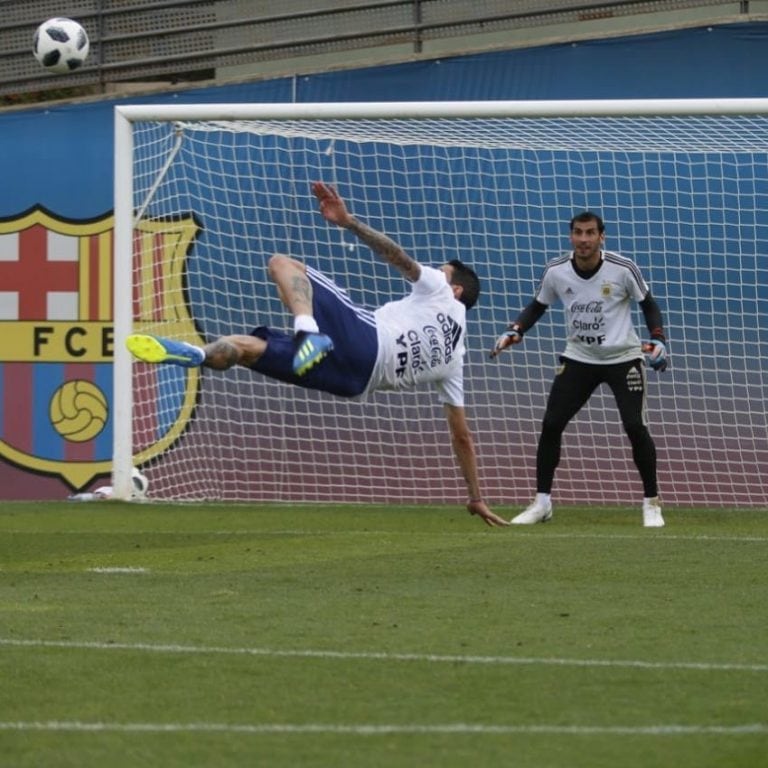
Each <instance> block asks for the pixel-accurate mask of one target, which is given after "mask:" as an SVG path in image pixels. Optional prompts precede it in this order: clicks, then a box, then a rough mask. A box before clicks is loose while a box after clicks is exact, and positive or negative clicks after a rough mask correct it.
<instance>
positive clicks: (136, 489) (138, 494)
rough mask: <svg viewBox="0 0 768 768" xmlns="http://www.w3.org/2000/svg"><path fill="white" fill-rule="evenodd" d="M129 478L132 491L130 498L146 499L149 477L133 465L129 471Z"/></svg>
mask: <svg viewBox="0 0 768 768" xmlns="http://www.w3.org/2000/svg"><path fill="white" fill-rule="evenodd" d="M131 479H132V480H133V493H132V494H131V498H133V499H146V498H147V488H149V479H148V478H147V476H146V475H145V474H144V473H143V472H141V470H139V469H138V468H137V467H134V468H133V471H132V472H131Z"/></svg>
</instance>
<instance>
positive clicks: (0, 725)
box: [0, 720, 768, 736]
mask: <svg viewBox="0 0 768 768" xmlns="http://www.w3.org/2000/svg"><path fill="white" fill-rule="evenodd" d="M0 731H26V732H29V731H38V732H39V731H58V732H62V731H65V732H66V731H68V732H79V733H109V732H112V733H243V734H324V733H333V734H348V735H352V736H377V735H387V734H486V735H493V734H496V735H507V734H517V735H537V734H543V735H565V736H701V735H718V736H742V735H764V734H766V733H768V724H766V723H746V724H743V725H678V724H669V725H645V726H642V725H641V726H624V725H546V724H543V725H542V724H540V725H492V724H485V723H478V724H474V723H435V724H421V725H418V724H403V725H397V724H380V725H375V724H369V723H359V724H334V723H103V722H95V723H93V722H92V723H84V722H79V721H59V720H51V721H43V722H24V721H19V722H0Z"/></svg>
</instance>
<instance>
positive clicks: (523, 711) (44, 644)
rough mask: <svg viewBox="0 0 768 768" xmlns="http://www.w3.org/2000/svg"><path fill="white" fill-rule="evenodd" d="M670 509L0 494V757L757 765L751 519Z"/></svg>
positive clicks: (365, 767)
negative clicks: (135, 501)
mask: <svg viewBox="0 0 768 768" xmlns="http://www.w3.org/2000/svg"><path fill="white" fill-rule="evenodd" d="M497 511H499V512H501V513H502V514H508V515H510V516H511V513H512V511H513V510H511V509H507V510H504V509H498V510H497ZM665 516H666V518H667V527H666V528H664V529H660V530H653V529H648V530H646V529H643V528H642V526H641V524H640V514H639V510H637V509H635V508H632V509H615V508H605V509H602V508H598V509H595V508H592V509H564V508H562V507H561V508H558V509H557V510H556V513H555V520H554V521H553V522H552V523H549V524H547V525H539V526H532V527H530V528H529V527H524V528H518V527H514V528H506V529H490V528H486V527H485V526H483V525H482V524H481V523H480V521H478V520H477V519H476V518H470V517H469V516H468V515H466V513H464V512H463V511H462V510H461V509H460V508H458V507H451V508H448V507H430V506H419V507H384V506H375V507H371V506H368V507H358V506H325V507H324V506H302V505H297V506H289V505H259V506H238V505H207V506H159V505H124V504H120V503H117V502H112V503H109V502H107V503H85V504H73V503H65V502H62V503H46V504H32V503H5V504H3V506H2V511H0V675H2V677H1V678H0V679H1V680H2V684H1V685H0V766H2V767H3V768H6V766H8V767H10V766H12V767H13V768H27V767H30V768H32V767H34V768H41V767H42V768H49V767H56V768H58V767H62V768H63V767H65V766H66V767H69V766H71V767H72V768H88V767H90V766H99V767H100V768H101V767H103V766H111V767H112V768H122V767H123V766H126V767H127V766H131V767H133V766H162V767H163V768H175V767H176V766H178V767H179V768H181V767H182V766H183V767H184V768H189V767H190V766H215V768H223V767H225V766H291V767H292V768H295V767H296V766H329V767H331V766H332V767H334V768H336V767H339V766H356V767H358V766H359V767H361V768H376V766H398V767H399V766H439V767H440V768H452V767H453V766H515V768H561V767H562V768H582V767H583V768H597V767H599V766H610V767H611V768H650V767H652V766H670V767H672V766H674V768H687V767H688V766H696V768H702V766H718V768H721V767H725V768H742V767H743V768H759V767H760V766H766V765H768V589H767V588H766V582H767V581H768V567H767V566H768V514H766V513H765V512H764V511H704V510H688V509H686V510H674V509H667V510H666V512H665Z"/></svg>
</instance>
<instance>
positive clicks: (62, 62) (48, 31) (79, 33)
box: [32, 18, 89, 74]
mask: <svg viewBox="0 0 768 768" xmlns="http://www.w3.org/2000/svg"><path fill="white" fill-rule="evenodd" d="M88 47H89V42H88V35H87V33H86V31H85V30H84V29H83V27H82V26H80V24H78V23H77V22H76V21H73V20H72V19H64V18H59V19H48V21H45V22H43V23H42V24H41V25H40V26H39V27H38V28H37V31H36V32H35V37H34V41H33V43H32V53H34V54H35V58H36V59H37V60H38V61H39V62H40V63H41V64H42V65H43V66H44V67H45V68H46V69H47V70H48V71H49V72H56V73H58V74H63V73H64V72H71V71H72V70H73V69H77V68H78V67H80V66H82V64H83V62H84V61H85V59H86V57H87V56H88Z"/></svg>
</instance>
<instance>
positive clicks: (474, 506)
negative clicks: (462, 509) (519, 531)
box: [467, 501, 509, 527]
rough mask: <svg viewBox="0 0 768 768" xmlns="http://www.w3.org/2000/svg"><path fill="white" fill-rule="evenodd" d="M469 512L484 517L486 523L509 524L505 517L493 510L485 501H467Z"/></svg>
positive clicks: (491, 524) (493, 524) (492, 524)
mask: <svg viewBox="0 0 768 768" xmlns="http://www.w3.org/2000/svg"><path fill="white" fill-rule="evenodd" d="M467 512H469V514H470V515H477V516H478V517H482V518H483V522H484V523H485V524H486V525H490V526H492V527H493V526H496V525H509V521H508V520H505V519H504V518H503V517H499V516H498V515H497V514H496V513H495V512H491V510H490V509H489V508H488V505H487V504H486V503H485V502H484V501H469V502H467Z"/></svg>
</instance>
